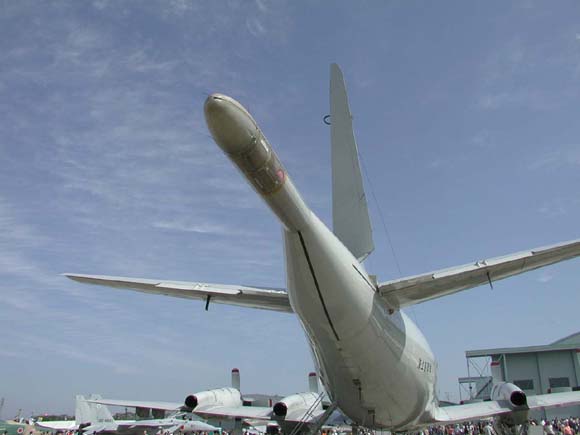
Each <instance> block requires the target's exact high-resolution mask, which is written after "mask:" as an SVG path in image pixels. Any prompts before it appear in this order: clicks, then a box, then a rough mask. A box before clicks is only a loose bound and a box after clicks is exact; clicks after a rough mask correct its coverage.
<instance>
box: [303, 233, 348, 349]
mask: <svg viewBox="0 0 580 435" xmlns="http://www.w3.org/2000/svg"><path fill="white" fill-rule="evenodd" d="M298 237H300V244H301V245H302V249H303V250H304V256H305V257H306V261H307V262H308V267H309V268H310V273H311V275H312V279H313V280H314V285H315V287H316V291H317V292H318V298H319V299H320V303H321V304H322V309H323V310H324V314H325V315H326V320H328V323H329V324H330V328H331V329H332V333H333V334H334V336H335V337H336V341H340V338H339V337H338V334H337V333H336V329H334V325H333V324H332V320H331V319H330V314H328V309H327V308H326V303H325V302H324V298H323V297H322V292H321V291H320V286H319V285H318V280H317V279H316V274H315V273H314V267H313V266H312V262H311V261H310V255H308V249H306V243H304V238H303V237H302V233H301V232H300V231H298Z"/></svg>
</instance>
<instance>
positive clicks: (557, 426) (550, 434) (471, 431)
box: [419, 417, 580, 435]
mask: <svg viewBox="0 0 580 435" xmlns="http://www.w3.org/2000/svg"><path fill="white" fill-rule="evenodd" d="M528 425H529V426H542V428H543V432H544V434H545V435H580V417H569V418H555V419H552V420H530V421H529V422H528ZM523 432H524V433H526V432H527V430H526V427H524V431H523ZM419 435H497V434H496V431H495V428H494V427H493V424H492V423H491V422H490V421H479V422H475V423H473V422H466V423H461V424H451V425H446V426H443V425H441V426H430V427H428V428H425V429H424V430H423V432H422V433H419Z"/></svg>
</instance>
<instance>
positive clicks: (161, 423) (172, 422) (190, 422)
mask: <svg viewBox="0 0 580 435" xmlns="http://www.w3.org/2000/svg"><path fill="white" fill-rule="evenodd" d="M96 406H102V407H103V408H105V409H107V408H106V406H104V405H100V404H98V405H96ZM107 412H108V413H109V415H111V414H110V412H109V411H108V409H107ZM159 430H163V432H169V433H172V434H173V433H179V434H192V433H195V432H198V433H199V432H207V433H210V432H215V433H220V432H221V429H220V428H219V427H215V426H212V425H210V424H207V423H204V422H203V421H199V420H194V419H191V418H190V417H189V416H188V415H187V414H186V413H176V414H174V415H171V416H169V417H167V418H157V419H148V420H114V419H113V417H112V415H111V417H110V421H107V422H103V423H95V424H91V425H89V426H87V427H85V428H83V433H84V434H87V435H93V434H120V435H131V434H134V435H142V434H143V432H158V431H159Z"/></svg>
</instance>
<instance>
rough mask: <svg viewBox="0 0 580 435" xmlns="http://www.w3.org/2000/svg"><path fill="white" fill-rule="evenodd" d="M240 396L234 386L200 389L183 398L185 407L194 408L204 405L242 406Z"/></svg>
mask: <svg viewBox="0 0 580 435" xmlns="http://www.w3.org/2000/svg"><path fill="white" fill-rule="evenodd" d="M242 404H243V403H242V397H241V394H240V392H239V391H238V390H236V389H235V388H217V389H215V390H208V391H200V392H199V393H195V394H191V395H189V396H187V397H186V398H185V407H186V408H188V409H192V410H193V409H196V408H201V407H205V406H218V405H219V406H242Z"/></svg>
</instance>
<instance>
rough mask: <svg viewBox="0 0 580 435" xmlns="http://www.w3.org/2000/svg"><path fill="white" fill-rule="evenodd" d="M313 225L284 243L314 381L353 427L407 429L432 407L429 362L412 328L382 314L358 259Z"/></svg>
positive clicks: (289, 234)
mask: <svg viewBox="0 0 580 435" xmlns="http://www.w3.org/2000/svg"><path fill="white" fill-rule="evenodd" d="M311 219H312V221H311V223H310V224H309V225H308V226H307V227H306V228H305V229H304V230H301V231H288V230H286V231H285V233H284V239H285V252H286V265H287V281H288V282H287V284H288V294H289V296H290V303H291V304H292V308H293V309H294V311H295V312H296V314H297V315H298V317H299V319H300V322H301V324H302V327H303V329H304V331H305V333H306V335H307V337H308V340H309V343H310V347H311V349H312V353H313V355H314V359H315V363H316V365H317V368H318V371H319V373H320V378H321V380H322V382H323V384H324V385H325V387H326V389H327V391H328V393H329V394H330V396H331V398H332V400H334V401H336V402H337V404H338V406H339V407H340V409H341V410H342V411H343V412H345V413H346V414H347V415H348V416H349V417H350V418H351V419H353V420H354V421H355V422H356V423H358V424H360V425H363V426H367V427H385V428H392V429H403V428H406V427H412V426H414V425H415V424H416V423H417V422H418V421H419V419H420V418H421V416H422V415H423V413H424V412H425V410H426V409H428V408H429V407H430V406H432V405H433V404H434V385H435V371H436V364H435V361H434V358H433V354H432V352H431V350H430V349H429V346H428V344H427V342H426V340H425V338H424V337H423V335H422V334H421V332H420V331H419V330H418V328H417V327H416V326H415V324H414V323H413V322H412V321H411V320H410V319H409V318H408V317H407V316H406V315H405V314H404V313H402V312H400V311H391V310H390V309H389V307H387V306H385V304H384V302H383V301H382V299H381V298H380V296H379V294H378V293H377V292H376V290H375V287H374V286H373V284H372V281H371V280H370V278H369V277H368V275H367V273H366V271H365V270H364V268H363V267H362V265H361V264H359V262H358V261H357V260H356V258H354V257H353V256H352V255H351V254H350V252H349V251H348V250H347V249H346V248H345V247H344V246H343V245H342V243H341V242H340V241H339V240H338V239H337V238H336V237H335V236H334V234H333V233H332V232H330V231H329V230H328V228H327V227H326V226H325V225H324V224H323V223H322V222H320V221H319V220H318V218H317V217H316V216H315V215H314V214H312V215H311Z"/></svg>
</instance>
